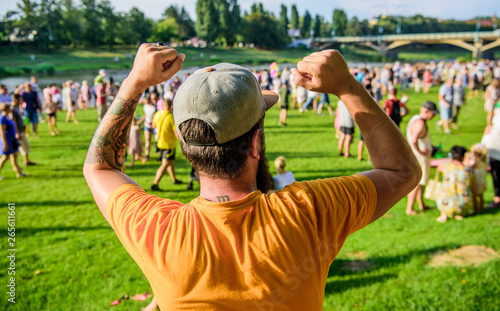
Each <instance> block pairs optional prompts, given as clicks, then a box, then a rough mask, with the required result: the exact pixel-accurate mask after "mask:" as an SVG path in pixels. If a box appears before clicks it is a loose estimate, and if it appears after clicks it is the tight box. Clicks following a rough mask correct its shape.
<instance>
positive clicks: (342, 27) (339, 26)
mask: <svg viewBox="0 0 500 311" xmlns="http://www.w3.org/2000/svg"><path fill="white" fill-rule="evenodd" d="M332 25H333V30H334V31H335V35H336V36H345V31H346V28H347V14H346V13H345V12H344V11H343V10H340V9H335V10H334V11H333V24H332Z"/></svg>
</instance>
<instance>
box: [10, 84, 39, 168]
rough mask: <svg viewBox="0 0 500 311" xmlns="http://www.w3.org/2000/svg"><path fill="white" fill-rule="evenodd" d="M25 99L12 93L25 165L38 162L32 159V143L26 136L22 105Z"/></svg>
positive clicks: (17, 136)
mask: <svg viewBox="0 0 500 311" xmlns="http://www.w3.org/2000/svg"><path fill="white" fill-rule="evenodd" d="M22 103H23V99H22V97H21V96H20V95H19V94H14V95H12V107H11V109H12V120H13V121H14V124H15V126H16V138H17V140H18V141H19V143H20V146H19V153H20V154H21V156H22V157H23V162H24V165H25V166H31V165H36V162H33V161H30V159H29V154H30V150H31V148H30V143H29V142H28V139H27V138H26V124H25V123H24V119H23V114H22V112H21V105H22Z"/></svg>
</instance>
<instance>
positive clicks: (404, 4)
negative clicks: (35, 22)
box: [0, 0, 500, 21]
mask: <svg viewBox="0 0 500 311" xmlns="http://www.w3.org/2000/svg"><path fill="white" fill-rule="evenodd" d="M17 2H19V0H0V15H1V16H3V15H4V14H5V12H7V11H8V10H15V9H16V3H17ZM75 2H78V1H75ZM111 2H112V4H113V6H114V7H115V10H116V11H128V10H130V8H132V7H133V6H136V7H138V8H139V9H140V10H141V11H143V12H144V13H145V14H146V16H147V17H150V18H153V19H158V18H160V16H161V13H162V12H163V11H164V10H165V9H166V8H167V7H168V6H169V5H171V4H177V5H179V6H184V7H185V8H186V10H187V11H188V12H189V15H190V16H191V18H192V19H195V18H196V14H195V10H196V0H167V1H165V0H163V1H160V0H139V1H138V0H111ZM254 2H256V1H253V0H239V1H238V3H239V4H240V7H241V8H242V10H247V11H249V10H250V7H251V5H252V3H254ZM261 2H262V3H264V8H265V9H266V10H268V11H271V12H274V13H275V14H276V15H279V12H280V7H281V4H282V3H283V4H285V5H286V6H287V7H288V10H289V14H290V11H291V6H292V4H294V3H295V4H296V5H297V9H298V10H299V14H300V15H303V14H304V13H305V11H306V10H308V11H309V13H311V15H315V14H319V15H322V16H323V17H325V18H326V20H327V21H331V19H332V13H333V10H334V9H335V8H342V9H344V10H345V11H346V12H347V15H348V17H349V18H350V17H352V16H357V17H358V18H360V19H365V18H366V19H370V18H372V17H373V16H376V15H380V14H388V15H403V16H409V15H415V14H422V15H425V16H432V17H437V18H442V19H451V18H454V19H461V20H463V19H470V18H473V17H475V16H478V15H480V16H484V15H490V14H492V13H496V14H497V16H500V1H498V0H473V1H457V0H419V1H414V0H411V1H408V0H384V1H381V0H337V1H328V0H326V1H325V0H307V1H283V0H280V1H278V0H265V1H261Z"/></svg>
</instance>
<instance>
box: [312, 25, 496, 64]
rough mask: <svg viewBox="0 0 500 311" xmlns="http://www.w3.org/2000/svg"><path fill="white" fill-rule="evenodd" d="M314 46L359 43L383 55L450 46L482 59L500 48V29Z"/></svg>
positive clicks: (322, 41) (324, 41)
mask: <svg viewBox="0 0 500 311" xmlns="http://www.w3.org/2000/svg"><path fill="white" fill-rule="evenodd" d="M312 43H313V45H315V46H316V47H318V48H320V49H325V48H329V47H333V46H336V45H339V44H346V43H351V44H354V43H357V44H361V45H365V46H368V47H370V48H372V49H374V50H376V51H378V52H379V53H381V54H382V55H386V54H387V52H388V51H390V50H392V49H395V48H397V47H400V46H403V45H407V44H411V43H424V44H450V45H455V46H459V47H461V48H464V49H466V50H469V51H471V52H472V56H473V57H475V58H477V57H482V55H483V52H485V51H488V50H490V49H493V48H495V47H498V46H500V29H497V30H495V31H469V32H438V33H416V34H399V35H378V36H357V37H333V38H315V39H314V40H313V42H312Z"/></svg>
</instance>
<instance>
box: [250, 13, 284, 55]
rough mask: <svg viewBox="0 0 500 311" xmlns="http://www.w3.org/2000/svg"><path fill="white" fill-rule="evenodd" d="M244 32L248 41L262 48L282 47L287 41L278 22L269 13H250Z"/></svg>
mask: <svg viewBox="0 0 500 311" xmlns="http://www.w3.org/2000/svg"><path fill="white" fill-rule="evenodd" d="M243 32H244V36H245V40H246V42H248V43H253V44H255V46H257V47H260V48H282V47H283V46H284V45H285V43H286V42H285V38H284V37H283V36H282V35H281V33H280V31H279V27H278V23H277V22H276V20H274V19H272V18H271V17H270V16H269V14H258V13H252V14H250V15H249V16H248V19H247V22H246V24H245V28H244V30H243Z"/></svg>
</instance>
